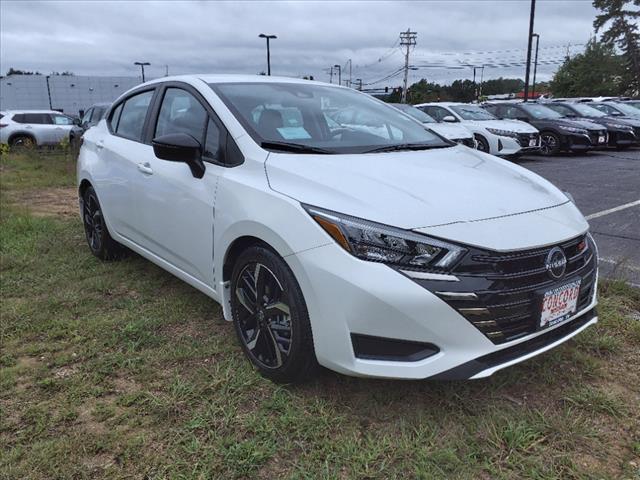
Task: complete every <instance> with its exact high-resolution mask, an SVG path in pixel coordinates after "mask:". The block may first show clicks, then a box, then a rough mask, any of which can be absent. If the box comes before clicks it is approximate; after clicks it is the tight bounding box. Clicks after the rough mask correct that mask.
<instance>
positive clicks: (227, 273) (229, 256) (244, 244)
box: [222, 235, 281, 282]
mask: <svg viewBox="0 0 640 480" xmlns="http://www.w3.org/2000/svg"><path fill="white" fill-rule="evenodd" d="M253 246H261V247H264V248H266V249H268V250H271V251H272V252H273V253H276V254H277V255H280V254H279V253H278V251H277V250H276V249H275V248H273V247H272V246H271V245H270V244H269V243H267V242H265V241H264V240H262V239H261V238H258V237H256V236H253V235H243V236H241V237H238V238H236V239H235V240H234V241H233V242H231V244H229V246H228V247H227V249H226V251H225V254H224V260H223V263H222V281H223V282H226V281H229V280H231V274H232V273H233V267H234V265H235V263H236V260H237V259H238V257H239V256H240V254H241V253H242V252H244V251H245V250H246V249H248V248H251V247H253ZM280 256H281V255H280Z"/></svg>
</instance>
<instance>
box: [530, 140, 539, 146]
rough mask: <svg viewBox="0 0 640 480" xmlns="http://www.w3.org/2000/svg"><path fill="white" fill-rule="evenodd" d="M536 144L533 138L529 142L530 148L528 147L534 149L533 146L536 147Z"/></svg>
mask: <svg viewBox="0 0 640 480" xmlns="http://www.w3.org/2000/svg"><path fill="white" fill-rule="evenodd" d="M536 143H537V141H536V139H535V138H532V139H531V140H529V146H530V147H535V146H536Z"/></svg>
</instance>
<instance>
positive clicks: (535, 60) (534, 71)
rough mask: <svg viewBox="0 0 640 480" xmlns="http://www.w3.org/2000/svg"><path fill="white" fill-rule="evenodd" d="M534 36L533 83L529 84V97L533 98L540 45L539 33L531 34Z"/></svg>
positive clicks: (534, 95)
mask: <svg viewBox="0 0 640 480" xmlns="http://www.w3.org/2000/svg"><path fill="white" fill-rule="evenodd" d="M533 36H534V37H536V56H535V59H534V60H533V85H532V86H531V97H532V98H533V99H534V100H535V98H536V72H537V71H538V47H539V46H540V35H538V34H537V33H534V34H533Z"/></svg>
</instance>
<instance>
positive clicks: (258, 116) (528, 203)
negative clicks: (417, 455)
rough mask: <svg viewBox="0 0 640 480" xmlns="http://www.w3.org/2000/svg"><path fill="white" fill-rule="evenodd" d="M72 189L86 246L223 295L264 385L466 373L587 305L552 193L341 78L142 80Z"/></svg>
mask: <svg viewBox="0 0 640 480" xmlns="http://www.w3.org/2000/svg"><path fill="white" fill-rule="evenodd" d="M343 109H345V110H349V111H352V110H355V111H358V112H361V113H362V118H363V119H366V122H367V124H366V125H354V126H348V125H341V124H340V123H338V121H336V120H331V121H328V119H329V118H333V119H335V118H339V117H340V115H336V112H338V111H340V110H343ZM349 121H350V122H353V121H357V120H354V119H353V118H352V117H350V120H349ZM364 127H366V128H364ZM78 187H79V196H80V208H81V215H82V219H83V221H84V227H85V232H86V237H87V241H88V243H89V247H90V249H91V251H92V252H93V253H94V254H95V255H96V256H98V257H99V258H101V259H105V260H107V259H117V258H120V257H121V256H122V255H124V254H126V252H127V249H126V248H125V247H128V248H129V249H132V250H134V251H136V252H138V253H139V254H140V255H142V256H144V257H146V258H147V259H149V260H151V261H152V262H154V263H156V264H157V265H159V266H160V267H162V268H164V269H166V270H167V271H169V272H171V273H173V274H174V275H176V276H177V277H179V278H181V279H183V280H184V281H186V282H187V283H189V284H190V285H192V286H193V287H195V288H197V289H198V290H200V291H202V292H203V293H205V294H206V295H208V296H210V297H211V298H212V299H214V300H215V301H217V302H219V303H220V304H221V305H222V311H223V315H224V317H225V318H226V319H227V320H229V321H233V323H234V325H235V329H236V332H237V335H238V338H239V341H240V344H241V346H242V348H243V350H244V352H245V353H246V355H247V357H248V358H249V359H250V360H251V362H252V363H253V364H254V365H255V366H256V367H257V368H258V369H259V370H260V372H262V373H263V374H264V375H265V376H267V377H269V378H271V379H273V380H275V381H280V382H292V381H298V380H302V379H305V378H308V377H309V376H310V375H311V374H312V372H313V371H314V370H315V369H316V368H317V366H318V364H320V365H323V366H325V367H328V368H330V369H333V370H335V371H338V372H342V373H345V374H351V375H360V376H372V377H385V378H427V377H435V378H479V377H484V376H488V375H491V374H492V373H493V372H495V371H496V370H499V369H501V368H504V367H506V366H508V365H511V364H514V363H517V362H519V361H521V360H524V359H526V358H529V357H532V356H534V355H536V354H538V353H540V352H543V351H545V350H548V349H550V348H552V347H554V346H556V345H558V344H560V343H562V342H563V341H565V340H567V339H568V338H570V337H572V336H574V335H576V334H577V333H578V332H580V331H582V330H583V329H585V328H587V327H588V326H589V325H591V324H593V323H595V322H596V321H597V317H596V315H595V310H594V306H595V304H596V295H595V292H596V279H597V267H596V265H597V258H596V247H595V244H594V243H593V239H592V238H591V237H590V236H589V235H588V233H587V230H588V225H587V222H586V221H585V219H584V217H583V216H582V215H581V214H580V212H579V211H578V209H577V208H576V207H575V205H574V204H573V203H572V202H571V201H570V200H569V198H568V197H567V196H566V195H565V194H563V193H562V192H561V191H559V190H558V189H557V188H555V187H554V186H553V185H551V184H550V183H549V182H547V181H546V180H544V179H542V178H540V177H538V176H537V175H535V174H533V173H531V172H530V171H528V170H526V169H524V168H521V167H518V166H516V165H512V164H509V163H506V162H504V161H502V160H499V159H497V158H495V157H493V156H491V155H488V154H485V153H482V152H478V151H476V150H472V149H469V148H467V147H464V146H461V145H455V144H453V143H451V142H449V141H447V140H445V139H443V138H441V137H439V136H436V135H435V134H434V133H431V132H429V131H427V130H425V129H424V128H423V127H422V125H420V124H419V123H418V122H416V121H414V120H413V119H411V118H409V117H408V116H407V115H405V114H403V113H401V112H399V111H398V110H396V109H395V108H393V107H390V106H388V105H386V104H384V103H382V102H380V101H378V100H376V99H374V98H372V97H370V96H368V95H366V94H362V93H360V92H357V91H355V90H352V89H348V88H345V87H338V86H331V85H327V84H323V83H317V82H312V81H306V80H296V79H288V78H277V77H268V78H265V77H260V76H232V75H219V76H215V75H202V76H184V77H173V78H163V79H159V80H156V81H152V82H148V83H146V84H143V85H141V86H138V87H136V88H135V89H133V90H131V91H129V92H128V93H126V94H124V95H123V96H122V97H120V99H118V100H117V101H116V102H115V103H114V104H113V106H112V107H111V108H110V110H109V111H108V112H107V115H106V118H105V119H103V120H101V121H100V122H99V123H98V125H97V126H95V127H93V128H91V129H89V130H88V131H87V132H86V133H85V135H84V143H83V145H82V148H81V151H80V157H79V161H78Z"/></svg>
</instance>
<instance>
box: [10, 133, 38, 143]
mask: <svg viewBox="0 0 640 480" xmlns="http://www.w3.org/2000/svg"><path fill="white" fill-rule="evenodd" d="M16 137H29V138H31V139H32V140H33V142H34V143H35V144H36V145H37V144H38V139H37V138H36V136H35V135H34V134H33V133H31V132H27V131H24V130H18V131H17V132H13V133H12V134H11V135H9V138H7V144H9V145H11V143H12V142H13V140H14V139H15V138H16Z"/></svg>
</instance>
